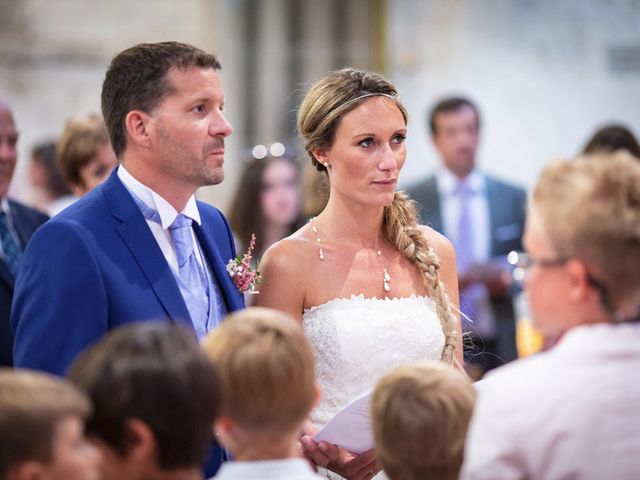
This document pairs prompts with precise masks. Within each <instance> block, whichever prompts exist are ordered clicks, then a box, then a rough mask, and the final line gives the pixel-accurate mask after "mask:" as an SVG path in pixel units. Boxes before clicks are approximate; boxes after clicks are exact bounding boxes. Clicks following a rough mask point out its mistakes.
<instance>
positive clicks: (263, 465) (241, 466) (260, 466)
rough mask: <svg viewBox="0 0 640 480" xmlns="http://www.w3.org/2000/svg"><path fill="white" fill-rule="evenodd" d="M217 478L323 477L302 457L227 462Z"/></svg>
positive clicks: (303, 479) (294, 479) (288, 479)
mask: <svg viewBox="0 0 640 480" xmlns="http://www.w3.org/2000/svg"><path fill="white" fill-rule="evenodd" d="M213 478H214V479H215V480H236V479H237V480H254V479H255V480H263V479H264V480H317V479H321V478H322V477H321V476H319V475H317V474H316V473H314V472H313V470H311V467H310V466H309V464H308V463H307V461H306V460H303V459H302V458H286V459H284V458H283V459H278V460H261V461H254V462H225V463H223V464H222V465H221V466H220V470H219V471H218V474H217V475H216V476H215V477H213Z"/></svg>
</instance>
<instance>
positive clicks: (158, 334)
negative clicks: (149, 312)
mask: <svg viewBox="0 0 640 480" xmlns="http://www.w3.org/2000/svg"><path fill="white" fill-rule="evenodd" d="M68 377H69V379H70V380H72V381H73V382H74V383H76V384H77V385H78V386H80V387H81V388H83V389H84V390H85V391H86V392H87V393H88V394H89V397H90V398H91V400H92V401H93V404H94V412H93V415H91V416H90V417H89V419H88V422H87V434H88V435H89V436H90V437H91V436H93V437H96V438H99V439H100V440H102V441H103V442H105V443H106V444H107V445H108V446H109V447H111V448H112V449H113V450H114V451H115V452H116V453H117V454H118V455H120V456H122V457H126V456H127V453H128V451H129V448H130V435H129V431H128V427H127V424H128V421H129V420H131V419H137V420H140V421H142V422H144V423H145V424H146V425H147V426H148V427H149V428H150V430H151V431H152V432H153V436H154V439H155V443H156V458H157V462H158V467H159V468H160V469H162V470H169V469H175V468H188V467H193V466H201V465H202V464H203V462H204V459H205V455H206V452H207V449H208V447H209V446H210V445H211V441H212V436H213V434H212V431H213V421H214V419H215V416H216V414H217V410H218V405H219V389H218V387H219V384H218V377H217V373H216V371H215V368H214V367H213V366H212V365H211V363H210V362H209V361H208V359H207V358H206V356H205V355H204V354H203V353H202V351H201V349H200V346H199V344H198V341H197V339H196V337H195V334H194V333H193V332H192V331H190V330H188V329H186V328H185V327H182V326H179V325H176V324H172V323H170V322H140V323H132V324H127V325H124V326H122V327H119V328H117V329H115V330H112V331H111V332H110V333H109V335H107V336H106V337H104V338H103V339H102V340H100V341H99V342H98V343H96V344H95V345H93V346H92V347H90V348H88V349H87V350H85V351H84V352H83V353H82V354H81V355H80V356H79V357H78V358H77V359H76V360H75V361H74V363H73V365H72V366H71V368H70V370H69V374H68Z"/></svg>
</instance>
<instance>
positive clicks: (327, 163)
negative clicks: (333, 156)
mask: <svg viewBox="0 0 640 480" xmlns="http://www.w3.org/2000/svg"><path fill="white" fill-rule="evenodd" d="M322 165H324V168H326V169H327V170H328V169H329V162H324V163H323V164H322Z"/></svg>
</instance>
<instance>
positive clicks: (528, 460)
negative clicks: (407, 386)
mask: <svg viewBox="0 0 640 480" xmlns="http://www.w3.org/2000/svg"><path fill="white" fill-rule="evenodd" d="M639 371H640V324H638V323H634V324H621V325H609V324H598V325H589V326H580V327H576V328H573V329H572V330H570V331H569V332H568V333H566V334H565V336H564V337H563V338H562V339H561V340H560V342H559V343H558V344H557V345H556V346H555V347H554V348H553V349H551V350H550V351H548V352H545V353H540V354H537V355H535V356H533V357H529V358H527V359H524V360H519V361H516V362H514V363H511V364H509V365H506V366H504V367H501V368H499V369H497V370H495V373H494V374H489V376H488V378H487V379H486V380H483V381H481V382H479V384H478V385H477V388H478V401H477V403H476V407H475V411H474V415H473V418H472V420H471V426H470V428H469V433H468V436H467V444H466V450H465V460H464V465H463V469H462V474H461V477H460V478H462V479H465V480H467V479H474V480H475V479H492V480H500V479H509V480H511V479H524V478H526V479H528V480H536V479H540V480H542V479H574V478H575V479H598V480H602V479H637V478H640V381H638V380H639V377H638V372H639Z"/></svg>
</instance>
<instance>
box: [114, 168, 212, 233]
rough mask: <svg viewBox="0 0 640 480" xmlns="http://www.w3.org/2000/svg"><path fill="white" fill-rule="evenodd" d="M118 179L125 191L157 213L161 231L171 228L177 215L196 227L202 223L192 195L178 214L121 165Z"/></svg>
mask: <svg viewBox="0 0 640 480" xmlns="http://www.w3.org/2000/svg"><path fill="white" fill-rule="evenodd" d="M118 178H120V180H121V181H122V183H123V184H124V186H125V187H126V188H127V190H129V191H130V192H131V193H133V194H134V195H135V196H136V197H138V198H139V199H140V200H141V201H142V202H144V204H145V205H147V206H148V207H149V208H153V209H154V210H155V211H156V212H158V215H160V222H161V225H162V229H163V230H166V229H167V228H169V227H170V226H171V224H172V223H173V221H174V220H175V219H176V217H177V216H178V214H179V213H182V214H183V215H184V216H186V217H189V218H190V219H191V220H193V221H194V222H196V223H197V224H198V225H200V224H201V223H202V220H201V219H200V211H199V210H198V205H197V204H196V199H195V197H194V196H193V195H191V197H190V198H189V200H188V201H187V204H186V205H185V207H184V209H183V210H182V211H181V212H178V211H177V210H176V209H175V208H173V206H172V205H171V204H170V203H169V202H167V201H166V200H165V199H164V198H162V197H161V196H160V195H158V194H157V193H156V192H154V191H153V190H151V189H150V188H149V187H147V186H146V185H144V184H142V183H140V181H138V180H137V179H136V178H135V177H134V176H133V175H131V174H130V173H129V172H128V171H127V169H126V168H125V167H124V166H122V165H120V166H119V167H118Z"/></svg>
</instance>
